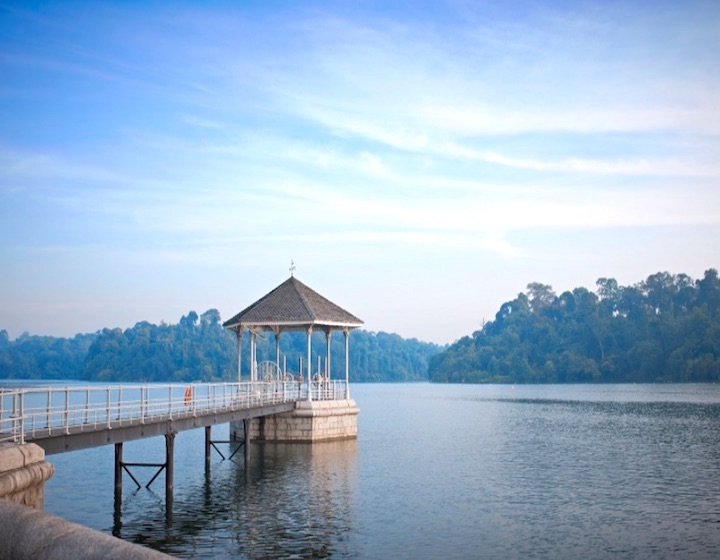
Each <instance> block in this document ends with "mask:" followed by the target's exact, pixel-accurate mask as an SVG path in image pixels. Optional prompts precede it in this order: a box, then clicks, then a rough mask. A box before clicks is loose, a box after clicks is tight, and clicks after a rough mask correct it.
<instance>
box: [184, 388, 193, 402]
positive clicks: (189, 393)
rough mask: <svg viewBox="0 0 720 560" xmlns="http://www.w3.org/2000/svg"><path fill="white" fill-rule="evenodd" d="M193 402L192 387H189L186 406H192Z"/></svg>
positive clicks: (186, 392) (186, 391) (186, 390)
mask: <svg viewBox="0 0 720 560" xmlns="http://www.w3.org/2000/svg"><path fill="white" fill-rule="evenodd" d="M192 400H193V390H192V387H188V388H187V389H185V406H190V403H192Z"/></svg>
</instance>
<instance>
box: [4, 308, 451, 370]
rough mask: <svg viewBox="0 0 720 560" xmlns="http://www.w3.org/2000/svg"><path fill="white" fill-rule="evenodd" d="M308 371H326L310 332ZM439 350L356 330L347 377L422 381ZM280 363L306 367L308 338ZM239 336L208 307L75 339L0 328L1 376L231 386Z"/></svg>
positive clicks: (296, 336) (294, 340)
mask: <svg viewBox="0 0 720 560" xmlns="http://www.w3.org/2000/svg"><path fill="white" fill-rule="evenodd" d="M242 344H243V347H242V352H243V356H242V367H243V378H244V379H249V369H250V363H249V362H250V359H249V357H250V351H249V335H248V333H245V334H244V336H243V341H242ZM330 344H331V347H330V352H331V360H330V366H331V372H330V373H331V377H332V378H334V379H345V339H344V336H343V334H342V333H340V332H337V333H334V334H333V335H332V336H331V338H330ZM311 348H312V354H311V358H312V361H313V364H312V368H313V371H315V370H316V369H317V359H318V357H320V358H321V360H322V365H321V368H324V367H325V366H324V358H325V354H326V348H327V341H326V338H325V334H324V333H323V332H315V333H313V335H312V341H311ZM441 349H442V348H441V347H440V346H438V345H436V344H431V343H426V342H421V341H418V340H417V339H404V338H402V337H400V336H399V335H397V334H389V333H384V332H378V333H374V332H369V331H365V330H354V331H352V332H351V333H350V363H349V370H350V379H351V381H353V382H364V381H427V369H428V361H429V358H430V356H432V355H433V354H436V353H437V352H439V351H440V350H441ZM280 352H281V355H282V356H283V358H281V361H283V362H285V363H286V364H287V369H288V371H290V372H292V373H294V374H297V372H298V370H299V366H300V359H302V360H303V361H304V362H305V363H304V365H303V374H304V375H306V371H307V370H306V368H307V363H306V361H307V336H306V334H305V333H304V332H301V333H293V332H288V333H283V334H282V335H281V336H280ZM257 359H258V361H262V360H271V361H274V360H275V338H274V335H273V334H272V333H270V334H268V335H267V336H260V337H258V339H257ZM237 363H238V358H237V336H236V334H235V333H234V332H232V331H229V330H227V329H224V328H223V327H222V323H221V320H220V313H219V312H218V311H217V310H216V309H210V310H208V311H205V312H204V313H202V314H200V315H198V314H197V313H196V312H195V311H190V312H189V313H188V314H187V315H184V316H182V317H181V319H180V320H179V322H178V323H177V324H173V325H169V324H166V323H161V324H160V325H155V324H152V323H149V322H147V321H141V322H139V323H136V324H135V326H133V327H132V328H128V329H125V330H123V329H120V328H114V329H110V328H105V329H102V330H101V331H98V332H97V333H94V334H78V335H76V336H75V337H74V338H57V337H50V336H37V335H30V334H28V333H24V334H23V335H21V336H20V337H18V338H17V339H16V340H14V341H11V340H9V338H8V333H7V331H5V330H2V331H0V379H4V378H5V379H45V380H85V381H98V382H172V383H175V382H177V383H188V382H196V381H204V382H209V381H235V380H236V379H237Z"/></svg>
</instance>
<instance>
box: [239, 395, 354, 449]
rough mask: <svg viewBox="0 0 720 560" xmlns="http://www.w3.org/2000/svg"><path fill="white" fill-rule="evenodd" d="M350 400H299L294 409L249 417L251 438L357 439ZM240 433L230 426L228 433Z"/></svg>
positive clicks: (293, 439)
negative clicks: (258, 416) (270, 414)
mask: <svg viewBox="0 0 720 560" xmlns="http://www.w3.org/2000/svg"><path fill="white" fill-rule="evenodd" d="M359 412H360V409H359V408H358V407H357V405H356V404H355V401H353V400H338V401H299V402H298V403H297V405H296V408H295V410H293V411H291V412H284V413H282V414H275V415H272V416H262V417H260V418H252V419H250V421H249V422H248V425H249V436H250V440H251V441H285V442H297V443H312V442H319V441H332V440H339V439H354V438H357V415H358V413H359ZM238 432H239V433H242V425H241V426H237V425H231V426H230V433H231V435H232V434H235V433H238Z"/></svg>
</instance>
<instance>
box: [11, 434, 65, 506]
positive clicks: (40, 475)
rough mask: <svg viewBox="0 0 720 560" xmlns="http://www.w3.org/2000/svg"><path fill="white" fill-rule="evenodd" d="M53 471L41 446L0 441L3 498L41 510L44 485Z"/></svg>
mask: <svg viewBox="0 0 720 560" xmlns="http://www.w3.org/2000/svg"><path fill="white" fill-rule="evenodd" d="M54 473H55V468H54V467H53V466H52V465H51V464H50V463H48V462H47V461H45V451H44V450H43V448H42V447H40V446H39V445H36V444H34V443H26V444H24V445H19V444H16V443H2V444H0V498H5V499H8V500H10V501H12V502H17V503H20V504H24V505H27V506H30V507H32V508H35V509H39V510H42V509H43V504H44V501H45V491H44V484H45V481H46V480H48V479H49V478H50V477H52V475H53V474H54Z"/></svg>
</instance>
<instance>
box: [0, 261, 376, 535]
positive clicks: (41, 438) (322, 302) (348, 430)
mask: <svg viewBox="0 0 720 560" xmlns="http://www.w3.org/2000/svg"><path fill="white" fill-rule="evenodd" d="M293 270H294V267H291V273H292V272H293ZM362 324H363V322H362V321H361V320H360V319H358V318H357V317H355V316H354V315H352V314H350V313H348V312H347V311H345V310H344V309H342V308H340V307H338V306H337V305H335V304H334V303H332V302H330V301H329V300H327V299H326V298H324V297H323V296H321V295H320V294H318V293H317V292H315V291H313V290H311V289H310V288H308V287H307V286H306V285H305V284H303V283H302V282H300V281H299V280H297V279H296V278H295V277H294V276H293V275H292V274H291V276H290V278H288V280H286V281H285V282H283V283H282V284H280V285H279V286H278V287H277V288H275V289H274V290H272V291H271V292H269V293H268V294H267V295H266V296H264V297H263V298H261V299H260V300H258V301H257V302H255V303H254V304H252V305H250V306H249V307H247V308H246V309H245V310H243V311H241V312H240V313H238V314H236V315H235V316H234V317H233V318H232V319H230V320H229V321H227V322H226V323H225V324H224V326H225V327H226V328H228V329H230V330H232V331H234V332H235V333H236V335H237V345H238V346H237V348H238V362H237V381H236V382H225V383H191V384H165V385H163V384H137V385H117V384H116V385H86V386H84V385H67V386H63V387H29V388H17V389H2V388H0V498H6V499H9V500H11V501H15V502H18V503H22V504H25V505H29V506H31V507H33V508H35V509H40V510H41V509H42V507H43V484H44V482H45V481H46V480H48V479H49V478H50V477H51V476H52V475H53V473H54V469H53V467H52V465H51V464H50V463H48V462H47V461H45V456H46V455H52V454H56V453H66V452H72V451H77V450H80V449H86V448H90V447H97V446H103V445H113V446H114V451H115V460H114V465H113V466H114V483H115V488H114V490H115V510H116V513H117V512H119V511H120V505H121V501H122V487H123V478H124V475H125V474H127V475H128V476H129V477H130V478H131V479H132V480H133V481H134V483H135V484H136V485H137V486H138V487H140V486H141V484H140V482H138V479H137V477H136V476H135V474H134V471H136V470H137V469H139V468H143V467H146V468H152V469H154V470H155V473H154V475H153V476H152V478H151V479H150V481H149V482H148V483H147V484H146V487H148V488H149V487H150V485H151V484H152V483H153V482H154V481H155V480H156V479H157V478H158V477H159V476H160V475H161V474H163V473H164V477H165V502H166V516H167V523H168V524H169V525H172V504H173V493H174V485H175V478H174V454H175V436H176V435H177V434H178V433H179V432H181V431H184V430H191V429H198V428H203V429H204V430H205V446H204V459H205V465H206V471H207V470H209V468H210V457H211V454H212V450H213V449H215V450H216V451H217V452H218V453H220V455H221V456H222V457H223V459H225V456H224V455H222V453H221V451H220V450H219V449H218V448H217V446H216V445H215V444H217V443H231V442H233V441H234V442H237V447H236V449H235V451H233V453H232V455H234V454H235V453H236V452H237V451H238V450H239V449H240V448H243V449H244V451H245V460H246V461H247V459H248V453H249V449H250V446H249V442H250V441H253V440H255V441H274V442H289V443H316V442H323V441H333V440H342V439H351V438H356V437H357V415H358V412H359V409H358V408H357V406H356V405H355V402H354V401H352V400H351V398H350V384H349V350H348V337H349V333H350V331H351V330H352V329H355V328H357V327H359V326H361V325H362ZM313 330H320V331H322V332H324V333H325V335H326V341H327V344H326V354H325V356H324V360H323V359H322V357H321V356H317V367H316V368H314V367H313V354H312V348H311V339H312V333H313ZM288 331H302V332H304V333H306V336H307V354H306V359H305V360H303V357H300V359H299V368H298V371H297V372H295V373H294V374H293V373H290V372H288V371H287V368H286V360H285V359H284V358H283V360H282V363H281V356H280V337H281V335H282V334H283V333H284V332H288ZM336 331H341V332H342V333H343V335H344V340H345V356H344V357H345V379H344V380H342V379H340V380H338V379H331V377H330V371H331V370H330V364H331V356H330V337H331V335H332V333H333V332H336ZM245 332H247V333H248V337H249V339H250V360H249V370H250V379H249V380H247V381H243V380H242V379H241V372H242V363H243V360H242V339H243V335H244V333H245ZM263 333H271V334H272V336H274V338H275V350H276V352H275V360H274V361H269V360H265V361H263V362H259V363H258V361H257V352H256V348H257V344H256V340H257V336H259V335H262V334H263ZM303 364H304V365H303ZM223 424H228V432H227V433H228V435H227V436H226V438H229V439H222V440H213V435H212V427H213V426H216V425H223ZM158 436H163V437H164V439H165V446H164V447H165V461H164V462H162V463H143V462H133V463H130V462H125V461H124V460H123V446H124V444H125V443H127V442H130V441H133V440H137V439H141V438H148V437H158ZM232 455H231V456H230V457H229V458H232ZM100 468H102V466H100Z"/></svg>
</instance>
